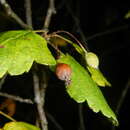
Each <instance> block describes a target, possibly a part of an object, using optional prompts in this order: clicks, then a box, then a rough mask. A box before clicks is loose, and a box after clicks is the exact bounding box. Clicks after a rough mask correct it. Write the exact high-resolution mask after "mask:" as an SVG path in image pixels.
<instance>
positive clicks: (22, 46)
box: [0, 30, 56, 78]
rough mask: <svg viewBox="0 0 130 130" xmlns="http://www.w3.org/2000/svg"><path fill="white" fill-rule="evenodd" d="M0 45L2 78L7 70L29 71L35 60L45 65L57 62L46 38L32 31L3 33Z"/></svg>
mask: <svg viewBox="0 0 130 130" xmlns="http://www.w3.org/2000/svg"><path fill="white" fill-rule="evenodd" d="M0 46H1V47H0V78H1V77H2V76H3V75H4V74H5V73H6V72H8V73H9V74H11V75H20V74H22V73H24V72H28V71H29V70H30V68H31V66H32V64H33V62H34V61H36V62H37V63H39V64H44V65H54V64H56V62H55V59H54V58H53V56H52V55H51V52H50V51H49V49H48V48H47V43H46V40H45V39H44V38H43V37H41V36H40V35H38V34H36V33H34V32H32V31H25V30H24V31H8V32H4V33H1V34H0Z"/></svg>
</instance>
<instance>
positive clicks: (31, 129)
mask: <svg viewBox="0 0 130 130" xmlns="http://www.w3.org/2000/svg"><path fill="white" fill-rule="evenodd" d="M3 130H40V128H38V127H36V126H34V125H31V124H28V123H25V122H9V123H6V124H5V125H4V127H3Z"/></svg>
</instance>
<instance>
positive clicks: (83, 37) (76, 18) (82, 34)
mask: <svg viewBox="0 0 130 130" xmlns="http://www.w3.org/2000/svg"><path fill="white" fill-rule="evenodd" d="M65 5H66V8H67V10H68V12H69V13H70V15H71V17H72V18H73V20H74V22H75V25H76V27H77V32H78V33H79V34H80V36H81V39H82V40H83V42H84V43H85V45H86V46H85V47H86V49H87V50H89V49H88V47H87V39H86V36H85V34H84V32H83V30H82V29H81V27H80V19H79V18H78V17H77V16H76V15H75V14H74V13H73V11H72V9H71V8H70V6H69V4H68V3H67V2H66V3H65Z"/></svg>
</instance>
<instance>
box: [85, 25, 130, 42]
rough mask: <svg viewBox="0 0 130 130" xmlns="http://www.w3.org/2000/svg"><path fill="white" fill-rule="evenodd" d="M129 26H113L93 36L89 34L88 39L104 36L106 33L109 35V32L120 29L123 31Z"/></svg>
mask: <svg viewBox="0 0 130 130" xmlns="http://www.w3.org/2000/svg"><path fill="white" fill-rule="evenodd" d="M128 28H129V25H128V24H127V25H123V26H119V27H115V28H112V29H109V30H106V31H104V32H99V33H96V34H94V35H92V36H89V37H87V38H86V40H92V39H94V38H97V37H101V36H104V35H108V34H111V33H114V32H118V31H121V30H124V29H128Z"/></svg>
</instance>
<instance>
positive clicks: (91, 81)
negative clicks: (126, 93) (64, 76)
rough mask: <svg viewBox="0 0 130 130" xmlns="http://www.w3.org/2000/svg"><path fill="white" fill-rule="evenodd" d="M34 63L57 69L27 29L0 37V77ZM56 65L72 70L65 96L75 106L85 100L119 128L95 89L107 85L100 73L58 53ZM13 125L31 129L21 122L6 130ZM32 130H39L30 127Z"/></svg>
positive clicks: (44, 46) (43, 44) (42, 44)
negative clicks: (74, 102) (72, 100)
mask: <svg viewBox="0 0 130 130" xmlns="http://www.w3.org/2000/svg"><path fill="white" fill-rule="evenodd" d="M50 36H51V35H50ZM67 42H69V43H71V44H72V45H73V46H74V47H75V49H76V50H77V51H78V53H80V54H81V55H82V56H83V58H84V59H85V58H86V57H84V56H85V55H86V54H87V53H88V52H87V51H86V50H85V49H84V48H83V47H82V46H79V45H76V44H74V43H72V42H71V41H69V40H67ZM34 61H35V62H36V63H39V64H43V65H48V66H54V67H55V66H56V60H55V58H54V57H53V56H52V54H51V52H50V50H49V49H48V47H47V40H45V38H43V37H41V36H40V35H38V34H36V33H34V32H33V31H28V30H20V31H8V32H4V33H1V34H0V77H2V76H3V75H4V74H5V73H7V72H8V73H9V74H10V75H20V74H23V73H24V72H28V71H29V70H30V68H31V66H32V64H33V62H34ZM86 61H87V60H86ZM57 63H65V64H68V65H69V66H70V67H71V69H72V76H71V82H70V84H68V86H66V90H67V92H68V94H69V95H70V96H71V97H72V98H73V99H74V100H75V101H76V102H78V103H82V102H84V101H87V103H88V106H89V107H90V108H91V109H92V110H93V111H94V112H99V111H101V112H102V113H103V115H104V116H106V117H108V118H110V119H111V120H112V122H113V123H114V125H118V121H117V119H116V116H115V114H114V112H113V111H112V110H111V108H110V107H109V105H108V104H107V102H106V100H105V98H104V96H103V94H102V92H101V91H100V89H99V88H98V86H97V85H100V86H105V85H108V86H110V83H109V82H108V81H107V80H106V78H105V77H104V76H103V75H102V73H101V72H100V71H99V70H98V69H97V68H93V67H92V66H89V65H87V67H86V69H85V68H84V67H83V66H81V65H80V64H79V63H78V62H77V61H76V60H75V59H74V58H73V57H72V56H70V55H68V54H67V55H64V54H63V53H61V56H60V58H59V59H58V60H57ZM88 71H89V72H90V73H91V76H92V78H91V76H90V73H89V72H88ZM12 124H13V126H14V128H15V127H17V125H18V127H20V128H19V130H20V129H21V127H23V126H24V127H28V128H29V129H31V126H28V125H26V123H20V122H18V123H17V122H13V123H9V124H7V125H5V127H4V129H5V130H8V127H10V125H12ZM19 125H22V126H19ZM14 128H12V130H13V129H14ZM17 129H18V128H17ZM29 129H27V130H29ZM32 130H38V129H37V128H34V127H33V128H32Z"/></svg>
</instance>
